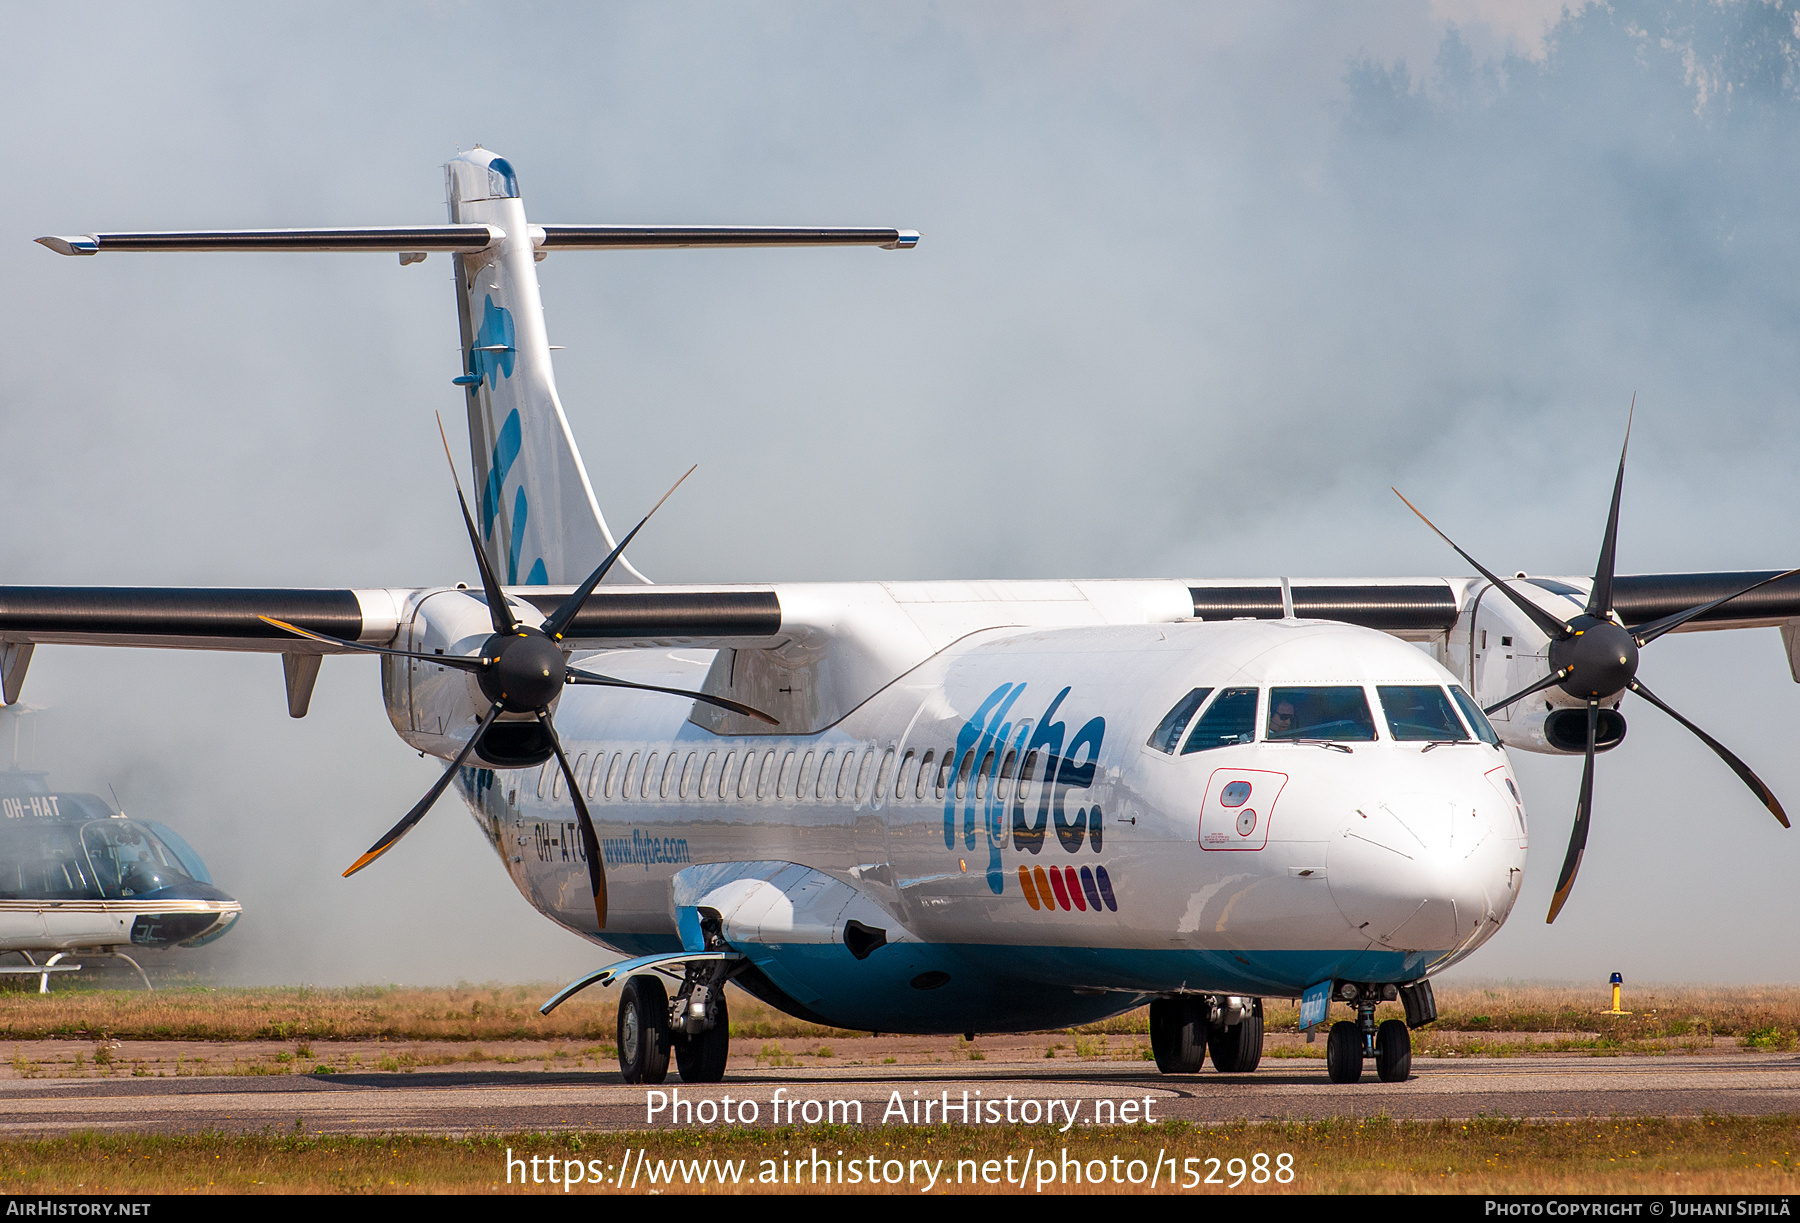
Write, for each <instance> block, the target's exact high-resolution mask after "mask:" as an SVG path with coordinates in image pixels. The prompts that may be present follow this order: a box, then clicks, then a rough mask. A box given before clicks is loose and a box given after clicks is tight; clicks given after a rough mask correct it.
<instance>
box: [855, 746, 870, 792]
mask: <svg viewBox="0 0 1800 1223" xmlns="http://www.w3.org/2000/svg"><path fill="white" fill-rule="evenodd" d="M874 767H875V749H874V748H870V749H869V750H868V751H866V752H864V753H863V758H862V766H861V767H860V768H858V769H857V770H856V801H857V802H859V803H860V802H862V800H863V795H865V794H867V793H868V792H869V771H870V770H871V769H873V768H874Z"/></svg>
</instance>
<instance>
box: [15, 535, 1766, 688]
mask: <svg viewBox="0 0 1800 1223" xmlns="http://www.w3.org/2000/svg"><path fill="white" fill-rule="evenodd" d="M1778 572H1781V571H1779V570H1761V571H1753V572H1724V573H1673V574H1670V573H1665V574H1637V575H1627V576H1621V577H1619V578H1618V579H1617V581H1616V584H1615V596H1614V601H1615V607H1616V608H1617V609H1618V611H1619V613H1620V615H1621V617H1622V618H1623V619H1624V620H1625V622H1626V623H1627V624H1628V625H1633V624H1643V623H1647V622H1649V621H1652V620H1655V619H1657V618H1659V617H1661V616H1665V615H1669V614H1672V613H1674V612H1676V611H1679V610H1681V609H1683V608H1686V607H1692V606H1695V605H1697V604H1699V603H1704V602H1706V601H1708V600H1710V599H1714V598H1720V597H1723V596H1725V595H1728V594H1730V593H1731V592H1732V591H1734V590H1741V589H1743V588H1744V587H1747V586H1749V585H1751V584H1752V583H1754V582H1756V581H1758V580H1760V579H1762V578H1765V577H1768V576H1771V575H1772V574H1774V573H1778ZM1540 580H1544V581H1550V582H1554V583H1560V584H1562V585H1564V586H1567V587H1572V588H1575V589H1577V590H1581V591H1583V592H1585V588H1586V585H1587V582H1588V580H1589V579H1587V578H1579V577H1578V578H1568V579H1540ZM1485 587H1486V582H1485V581H1483V580H1481V579H1472V578H1445V577H1436V578H1399V579H1392V578H1390V579H1363V580H1358V579H1339V580H1322V579H1321V580H1313V579H1274V580H1269V579H1261V580H1250V581H1221V580H1196V581H1167V580H1160V581H1130V580H1122V581H1096V582H1030V581H1022V582H1004V581H996V582H981V581H976V582H895V583H875V582H864V583H842V584H839V583H796V584H786V583H784V584H779V585H769V586H679V587H675V586H651V587H641V586H617V587H601V588H600V589H598V590H596V591H595V592H594V594H593V596H592V597H591V598H590V599H589V600H588V602H587V604H586V605H585V606H584V607H583V608H582V610H581V613H580V614H579V615H578V616H577V617H576V618H575V620H574V621H573V622H572V623H571V624H570V625H569V627H568V629H567V632H566V634H565V636H566V638H567V639H568V640H569V641H570V642H571V644H573V645H574V646H575V648H576V649H577V650H580V649H583V648H586V649H608V648H612V649H617V648H629V647H634V646H671V645H682V646H697V647H701V648H721V647H728V646H729V647H737V648H761V649H770V648H775V647H778V646H780V645H783V644H785V643H786V642H788V641H791V640H796V639H805V640H807V641H808V642H810V643H814V644H817V643H821V642H823V641H829V640H833V639H836V638H840V637H841V638H843V639H844V644H845V645H846V646H847V647H848V648H850V649H852V650H853V651H858V652H863V653H868V654H871V655H880V656H882V660H881V661H877V660H876V659H875V658H873V657H871V659H870V661H871V662H872V663H874V664H875V665H874V666H873V671H875V672H882V673H885V674H886V675H888V676H890V677H891V675H893V674H896V673H897V672H896V671H895V670H894V667H896V666H897V667H899V669H900V670H904V669H905V667H906V666H908V665H911V663H910V662H908V661H907V660H908V659H911V660H913V661H917V660H918V659H919V658H920V657H921V656H922V655H929V654H930V653H931V652H934V651H935V650H937V649H941V648H943V646H944V645H947V644H948V643H949V642H950V641H952V640H955V639H956V638H958V637H961V636H963V635H965V634H966V633H968V632H972V631H978V630H980V629H982V628H989V627H1008V626H1022V625H1027V624H1042V625H1046V626H1049V625H1061V624H1073V623H1094V622H1096V621H1098V622H1106V623H1147V622H1151V623H1153V622H1167V621H1174V620H1181V619H1188V618H1195V619H1202V620H1230V619H1239V618H1251V619H1276V618H1279V617H1281V616H1282V615H1283V614H1284V612H1285V610H1286V607H1287V605H1288V604H1289V603H1291V607H1292V611H1293V614H1295V615H1297V616H1300V617H1303V618H1316V619H1328V620H1341V621H1344V622H1347V623H1351V624H1357V625H1360V626H1362V627H1365V628H1372V629H1377V630H1380V631H1383V632H1389V633H1393V634H1395V635H1396V636H1400V637H1404V638H1406V639H1408V640H1413V641H1429V640H1433V639H1439V638H1442V636H1443V635H1444V634H1446V633H1448V632H1450V630H1451V629H1453V628H1454V627H1455V626H1456V623H1457V621H1458V619H1459V617H1460V616H1461V615H1462V614H1463V612H1464V610H1465V609H1466V608H1467V607H1468V605H1469V604H1470V602H1471V601H1472V600H1473V599H1474V598H1475V597H1476V596H1477V595H1478V594H1479V593H1480V592H1481V590H1482V589H1484V588H1485ZM430 593H431V592H429V591H424V590H410V589H357V590H314V589H293V588H232V589H219V588H206V587H186V588H182V587H119V586H0V680H3V681H4V684H3V695H4V697H5V700H6V702H7V703H8V704H10V703H12V702H13V701H16V700H17V699H18V697H19V692H20V689H21V686H22V684H23V681H24V676H25V668H26V665H27V663H28V662H29V661H30V657H31V651H32V649H33V648H34V647H35V646H38V645H51V644H54V645H109V646H129V647H139V648H143V647H151V648H168V649H188V650H234V651H249V652H259V653H269V654H281V655H283V656H284V661H285V662H286V664H287V668H288V695H289V707H290V712H294V714H295V716H296V717H298V716H300V715H301V714H302V713H304V712H305V698H306V697H307V696H309V695H310V692H311V679H312V677H313V676H315V675H316V674H317V670H318V660H319V658H320V657H321V656H322V655H324V654H334V653H347V652H349V651H347V650H345V649H344V648H343V647H339V646H333V645H331V644H329V643H324V642H317V641H313V640H308V639H304V638H299V637H296V636H294V635H293V634H291V633H287V632H284V631H283V630H281V629H279V628H277V627H275V626H274V625H271V624H269V623H268V622H267V621H265V620H263V619H262V617H264V616H267V617H271V618H273V619H276V620H283V621H286V622H288V623H290V624H294V625H296V626H298V627H300V628H303V629H306V630H308V631H309V632H314V633H319V634H323V635H324V636H327V637H335V638H338V639H340V640H343V641H354V642H358V643H360V644H363V645H388V644H390V643H392V642H393V641H394V640H395V638H396V636H397V635H398V634H399V632H400V629H401V627H402V626H403V624H404V623H406V621H407V620H408V618H409V617H410V616H411V615H412V613H413V609H414V608H416V607H417V606H418V604H419V603H420V602H421V600H422V599H423V597H425V596H426V595H428V594H430ZM457 593H459V594H462V595H464V596H466V597H468V598H471V599H478V598H479V597H480V596H479V593H478V592H475V591H460V590H459V591H458V592H457ZM568 593H569V591H568V588H564V587H554V586H542V587H527V588H514V589H509V590H508V591H507V592H506V594H507V597H508V598H509V600H511V601H512V602H513V603H514V604H515V606H516V607H518V609H519V610H520V611H525V610H526V609H527V608H535V609H536V611H537V612H538V613H540V615H541V614H547V613H548V612H549V611H550V610H551V609H553V608H555V607H556V606H557V605H558V604H559V603H560V602H561V601H562V600H563V598H565V597H566V596H567V594H568ZM1284 600H1286V601H1287V602H1286V603H1284ZM1796 621H1800V577H1794V578H1787V579H1784V580H1782V581H1779V582H1774V583H1771V584H1769V585H1767V586H1764V587H1762V588H1760V589H1758V590H1755V591H1752V592H1751V593H1750V594H1747V595H1744V596H1742V597H1740V598H1737V599H1733V600H1731V601H1729V602H1727V603H1724V604H1722V605H1721V606H1720V607H1718V608H1715V609H1713V610H1712V611H1710V612H1708V613H1707V614H1705V615H1703V616H1700V617H1697V618H1696V619H1694V620H1692V621H1690V622H1688V623H1687V624H1684V625H1683V626H1682V627H1681V628H1680V629H1679V630H1678V631H1681V632H1695V631H1703V630H1710V629H1727V628H1755V627H1769V626H1779V627H1783V628H1784V636H1785V637H1788V638H1789V639H1791V640H1792V641H1795V642H1797V643H1800V635H1796V634H1795V633H1794V632H1793V628H1792V624H1793V622H1796ZM1792 653H1794V651H1793V650H1790V654H1792ZM1796 677H1797V678H1800V668H1797V669H1796ZM871 678H872V679H875V678H877V677H874V676H872V677H871ZM881 682H885V681H881Z"/></svg>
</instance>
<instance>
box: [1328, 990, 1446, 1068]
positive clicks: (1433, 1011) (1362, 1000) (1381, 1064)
mask: <svg viewBox="0 0 1800 1223" xmlns="http://www.w3.org/2000/svg"><path fill="white" fill-rule="evenodd" d="M1332 996H1333V997H1334V998H1336V999H1337V1000H1338V1001H1339V1002H1347V1003H1349V1004H1350V1005H1351V1006H1354V1007H1355V1008H1356V1021H1355V1022H1354V1023H1352V1022H1351V1021H1349V1020H1340V1021H1339V1022H1337V1023H1334V1024H1332V1025H1331V1031H1330V1032H1329V1033H1328V1034H1327V1035H1326V1037H1325V1074H1326V1076H1327V1077H1328V1078H1330V1080H1331V1081H1332V1082H1333V1083H1356V1082H1360V1081H1361V1080H1362V1073H1363V1061H1364V1060H1365V1059H1367V1058H1374V1059H1375V1077H1376V1078H1378V1079H1380V1080H1381V1081H1382V1082H1383V1083H1404V1082H1405V1081H1406V1080H1407V1078H1408V1077H1409V1076H1410V1075H1411V1074H1412V1029H1413V1028H1417V1027H1423V1026H1425V1025H1426V1024H1428V1023H1430V1022H1431V1021H1432V1020H1434V1019H1436V1018H1437V1003H1436V1001H1435V1000H1434V999H1433V998H1432V996H1431V982H1429V981H1415V982H1412V983H1411V984H1409V985H1401V986H1393V985H1368V984H1360V983H1357V982H1353V981H1340V982H1338V983H1337V985H1336V987H1335V988H1334V989H1333V990H1332ZM1395 999H1399V1000H1400V1001H1401V1002H1402V1003H1404V1004H1405V1007H1406V1020H1405V1021H1404V1022H1402V1021H1401V1020H1398V1019H1389V1020H1386V1021H1384V1022H1383V1023H1382V1024H1381V1025H1380V1026H1379V1027H1377V1026H1376V1023H1375V1008H1376V1006H1378V1005H1379V1004H1380V1003H1382V1002H1391V1001H1394V1000H1395Z"/></svg>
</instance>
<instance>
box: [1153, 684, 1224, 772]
mask: <svg viewBox="0 0 1800 1223" xmlns="http://www.w3.org/2000/svg"><path fill="white" fill-rule="evenodd" d="M1210 695H1212V689H1211V688H1196V689H1194V690H1193V691H1192V692H1190V693H1188V694H1187V695H1186V696H1184V697H1182V698H1181V699H1180V700H1179V701H1177V702H1175V708H1173V709H1171V710H1169V712H1168V713H1167V714H1166V715H1164V717H1163V720H1162V721H1161V722H1158V723H1157V724H1156V733H1155V734H1153V735H1151V736H1150V739H1149V743H1150V746H1151V747H1153V748H1155V749H1156V750H1157V751H1159V752H1168V753H1170V754H1171V755H1173V754H1174V752H1175V745H1176V744H1177V743H1179V742H1181V732H1182V731H1184V730H1186V729H1187V724H1188V722H1189V721H1190V720H1191V719H1192V718H1193V716H1194V711H1195V710H1196V709H1198V708H1200V706H1201V705H1202V704H1204V703H1205V701H1206V698H1207V697H1208V696H1210Z"/></svg>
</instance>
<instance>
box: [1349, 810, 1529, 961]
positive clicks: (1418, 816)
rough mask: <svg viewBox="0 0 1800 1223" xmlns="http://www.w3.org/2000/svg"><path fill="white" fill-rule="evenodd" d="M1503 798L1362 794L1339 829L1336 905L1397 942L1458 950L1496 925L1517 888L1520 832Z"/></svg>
mask: <svg viewBox="0 0 1800 1223" xmlns="http://www.w3.org/2000/svg"><path fill="white" fill-rule="evenodd" d="M1503 821H1504V813H1503V812H1502V811H1501V810H1500V804H1499V803H1498V801H1497V800H1496V799H1493V798H1489V797H1486V796H1483V795H1479V794H1477V795H1474V796H1464V795H1450V794H1443V793H1414V794H1399V795H1389V796H1383V797H1381V798H1380V799H1378V800H1375V801H1372V802H1367V803H1363V804H1361V805H1360V806H1358V807H1356V808H1354V809H1353V810H1351V811H1350V813H1349V814H1348V815H1346V816H1345V817H1344V818H1343V819H1342V820H1341V821H1340V822H1339V823H1338V826H1337V828H1336V829H1335V830H1334V831H1333V833H1332V835H1331V839H1330V841H1329V842H1328V848H1327V850H1326V877H1327V879H1328V880H1329V881H1330V885H1331V898H1332V900H1333V901H1334V902H1335V903H1336V904H1337V907H1338V911H1339V912H1340V913H1342V914H1343V915H1344V918H1345V920H1346V921H1348V922H1349V923H1350V925H1351V926H1352V927H1354V928H1355V929H1356V930H1357V931H1358V932H1359V933H1361V934H1363V935H1365V936H1366V937H1368V938H1370V939H1372V940H1373V941H1374V942H1376V943H1378V944H1380V945H1382V946H1384V947H1388V948H1391V949H1393V950H1396V951H1451V950H1454V949H1456V948H1458V947H1461V946H1462V945H1464V944H1465V943H1470V942H1472V940H1473V939H1474V938H1475V936H1477V935H1478V934H1480V932H1481V929H1482V927H1483V925H1484V924H1486V925H1489V926H1490V931H1491V929H1495V928H1498V925H1499V923H1500V922H1501V921H1504V920H1505V918H1506V914H1507V912H1508V911H1509V910H1510V909H1511V908H1512V902H1513V899H1514V897H1515V896H1516V895H1517V887H1516V885H1517V881H1518V879H1519V868H1521V867H1522V865H1523V864H1522V863H1521V862H1519V861H1517V860H1516V859H1517V858H1518V857H1519V854H1518V841H1517V839H1516V838H1508V837H1507V836H1506V829H1505V825H1504V822H1503Z"/></svg>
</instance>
